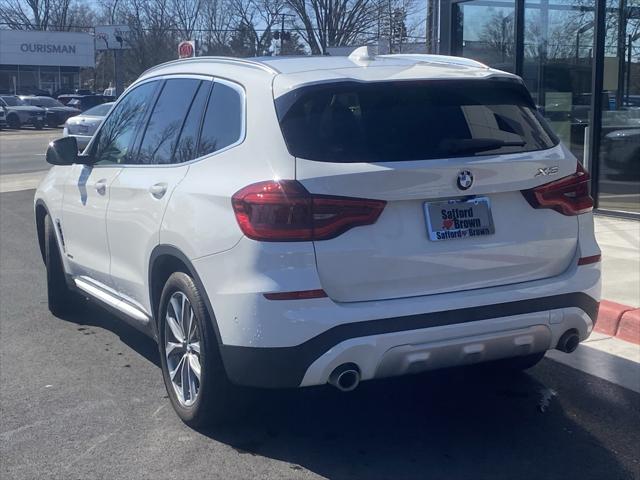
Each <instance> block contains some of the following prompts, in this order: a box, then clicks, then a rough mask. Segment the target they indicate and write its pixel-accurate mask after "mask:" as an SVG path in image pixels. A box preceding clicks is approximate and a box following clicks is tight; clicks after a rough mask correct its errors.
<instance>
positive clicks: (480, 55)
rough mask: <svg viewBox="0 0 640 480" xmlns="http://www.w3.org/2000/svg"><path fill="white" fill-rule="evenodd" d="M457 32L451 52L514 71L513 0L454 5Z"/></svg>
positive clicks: (472, 0)
mask: <svg viewBox="0 0 640 480" xmlns="http://www.w3.org/2000/svg"><path fill="white" fill-rule="evenodd" d="M456 18H457V23H458V29H459V33H458V34H459V35H461V36H462V38H461V39H460V41H459V42H458V45H457V49H456V50H457V51H456V52H454V54H455V55H460V56H463V57H467V58H473V59H474V60H478V61H479V62H482V63H485V64H487V65H489V66H491V67H493V68H497V69H499V70H504V71H507V72H513V71H514V70H515V44H514V25H515V0H506V1H505V0H471V1H468V2H463V3H459V4H457V12H456Z"/></svg>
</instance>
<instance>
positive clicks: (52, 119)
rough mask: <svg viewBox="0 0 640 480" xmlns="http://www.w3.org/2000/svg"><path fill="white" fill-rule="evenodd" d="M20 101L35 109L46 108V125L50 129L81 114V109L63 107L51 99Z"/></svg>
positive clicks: (30, 98)
mask: <svg viewBox="0 0 640 480" xmlns="http://www.w3.org/2000/svg"><path fill="white" fill-rule="evenodd" d="M20 99H21V100H22V101H24V102H25V103H28V104H29V105H33V106H34V107H40V108H44V110H45V123H46V124H47V125H48V126H50V127H57V126H58V125H62V124H63V123H64V122H66V121H67V119H68V118H69V117H73V116H74V115H78V114H79V113H81V111H80V109H79V108H75V107H70V106H68V105H63V104H62V103H60V102H59V101H58V100H56V99H55V98H51V97H20Z"/></svg>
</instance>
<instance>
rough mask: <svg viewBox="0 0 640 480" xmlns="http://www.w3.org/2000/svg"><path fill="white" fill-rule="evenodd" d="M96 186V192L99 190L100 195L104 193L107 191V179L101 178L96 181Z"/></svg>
mask: <svg viewBox="0 0 640 480" xmlns="http://www.w3.org/2000/svg"><path fill="white" fill-rule="evenodd" d="M95 187H96V192H98V193H99V194H100V195H104V194H105V193H106V191H107V179H106V178H101V179H100V180H98V181H97V182H96V184H95Z"/></svg>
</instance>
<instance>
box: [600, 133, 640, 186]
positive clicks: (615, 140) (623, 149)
mask: <svg viewBox="0 0 640 480" xmlns="http://www.w3.org/2000/svg"><path fill="white" fill-rule="evenodd" d="M601 148H602V152H603V154H604V155H603V156H604V163H605V164H606V165H607V166H608V167H610V168H612V169H613V170H616V171H617V172H618V174H620V175H628V176H631V177H632V178H637V177H638V176H639V175H640V128H625V129H620V130H614V131H613V132H609V133H607V134H606V135H605V136H604V138H603V139H602V147H601Z"/></svg>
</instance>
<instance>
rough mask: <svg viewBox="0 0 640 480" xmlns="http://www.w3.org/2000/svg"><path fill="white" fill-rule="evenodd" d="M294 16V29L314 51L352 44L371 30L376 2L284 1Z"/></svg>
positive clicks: (360, 0) (376, 9) (352, 0)
mask: <svg viewBox="0 0 640 480" xmlns="http://www.w3.org/2000/svg"><path fill="white" fill-rule="evenodd" d="M286 1H287V4H288V6H289V8H290V9H291V10H292V11H293V13H294V14H295V15H296V17H297V18H296V29H297V31H298V33H299V34H300V36H301V37H302V38H303V39H304V41H305V42H307V44H308V45H309V48H310V49H311V52H312V53H313V54H316V55H318V54H323V53H326V51H327V47H340V46H345V45H352V44H354V43H356V41H357V40H359V39H362V38H363V37H366V36H367V33H369V35H370V33H371V31H372V29H374V28H375V27H376V25H377V21H378V15H377V12H378V5H377V3H375V2H373V1H371V0H286Z"/></svg>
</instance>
